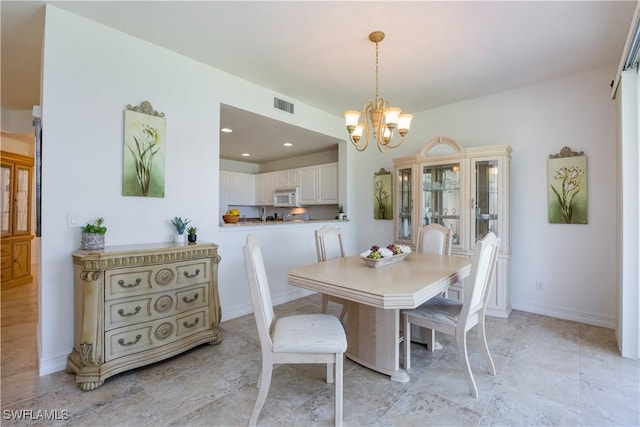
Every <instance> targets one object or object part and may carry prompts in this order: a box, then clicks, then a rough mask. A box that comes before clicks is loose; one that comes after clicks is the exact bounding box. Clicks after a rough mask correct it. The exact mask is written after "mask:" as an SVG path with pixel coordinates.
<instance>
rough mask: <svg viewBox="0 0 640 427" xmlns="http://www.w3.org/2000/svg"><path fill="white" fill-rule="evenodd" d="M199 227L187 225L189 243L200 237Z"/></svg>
mask: <svg viewBox="0 0 640 427" xmlns="http://www.w3.org/2000/svg"><path fill="white" fill-rule="evenodd" d="M197 233H198V228H197V227H187V240H189V243H195V242H196V240H197V239H198V234H197Z"/></svg>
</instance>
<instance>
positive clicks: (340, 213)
mask: <svg viewBox="0 0 640 427" xmlns="http://www.w3.org/2000/svg"><path fill="white" fill-rule="evenodd" d="M346 216H347V214H346V213H344V208H343V207H342V205H338V219H340V220H343V219H345V218H346Z"/></svg>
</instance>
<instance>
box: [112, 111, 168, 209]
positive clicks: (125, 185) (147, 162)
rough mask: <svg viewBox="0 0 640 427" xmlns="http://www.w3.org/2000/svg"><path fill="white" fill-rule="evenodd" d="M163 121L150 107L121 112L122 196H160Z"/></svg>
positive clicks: (163, 154) (162, 181) (163, 140)
mask: <svg viewBox="0 0 640 427" xmlns="http://www.w3.org/2000/svg"><path fill="white" fill-rule="evenodd" d="M166 127H167V126H166V119H165V118H164V113H159V112H157V111H156V110H154V109H153V107H151V103H150V102H149V101H144V102H143V103H142V104H140V106H137V107H134V106H131V105H127V109H126V110H125V112H124V162H123V177H122V195H123V196H142V197H164V177H165V170H164V157H165V143H166Z"/></svg>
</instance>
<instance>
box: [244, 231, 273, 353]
mask: <svg viewBox="0 0 640 427" xmlns="http://www.w3.org/2000/svg"><path fill="white" fill-rule="evenodd" d="M242 249H243V252H244V265H245V268H246V270H247V279H248V280H249V292H250V294H251V304H252V305H253V314H254V316H255V318H256V324H257V327H258V336H259V337H260V345H261V346H262V349H263V351H271V349H272V347H273V342H272V341H271V334H270V332H271V328H272V326H273V323H274V320H275V314H274V311H273V303H272V302H271V292H270V291H269V282H268V281H267V272H266V271H265V269H264V262H263V260H262V251H261V250H260V245H259V244H258V241H257V240H256V239H255V238H254V237H253V236H252V235H251V234H249V235H248V236H247V243H246V244H245V245H244V247H243V248H242Z"/></svg>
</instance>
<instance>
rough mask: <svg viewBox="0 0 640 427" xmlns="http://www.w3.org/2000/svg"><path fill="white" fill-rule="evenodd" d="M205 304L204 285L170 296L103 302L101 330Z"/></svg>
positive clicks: (177, 291) (129, 298) (159, 294)
mask: <svg viewBox="0 0 640 427" xmlns="http://www.w3.org/2000/svg"><path fill="white" fill-rule="evenodd" d="M208 304H209V293H208V287H207V284H206V283H203V284H199V285H193V286H190V287H188V288H178V289H174V290H172V291H170V292H158V293H154V294H149V295H145V296H141V297H137V298H136V297H126V298H119V299H115V300H109V301H106V302H105V311H104V316H105V319H104V329H105V331H109V330H112V329H115V328H120V327H123V326H128V325H133V324H136V323H142V322H147V321H149V320H156V319H160V318H163V317H168V316H173V315H176V314H178V313H182V312H185V311H188V310H193V309H194V308H198V307H206V306H207V305H208Z"/></svg>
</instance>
